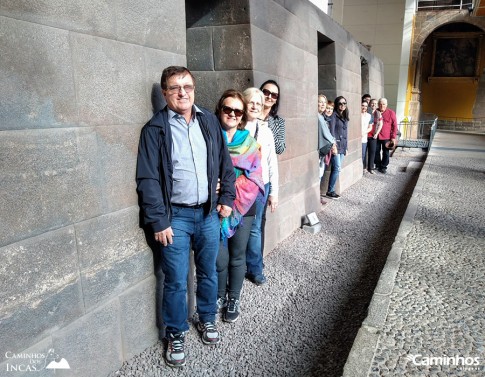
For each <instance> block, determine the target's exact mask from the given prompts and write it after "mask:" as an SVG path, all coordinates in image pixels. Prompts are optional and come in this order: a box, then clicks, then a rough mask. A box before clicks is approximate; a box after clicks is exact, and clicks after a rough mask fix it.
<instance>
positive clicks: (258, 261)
mask: <svg viewBox="0 0 485 377" xmlns="http://www.w3.org/2000/svg"><path fill="white" fill-rule="evenodd" d="M268 195H269V183H267V184H265V185H264V195H263V194H261V192H260V193H259V194H258V196H257V198H256V216H255V218H254V221H253V224H252V226H251V234H250V235H249V241H248V247H247V249H246V268H247V273H248V274H250V275H253V276H260V275H262V274H263V249H262V242H261V222H262V219H263V212H264V206H265V204H266V202H267V201H268Z"/></svg>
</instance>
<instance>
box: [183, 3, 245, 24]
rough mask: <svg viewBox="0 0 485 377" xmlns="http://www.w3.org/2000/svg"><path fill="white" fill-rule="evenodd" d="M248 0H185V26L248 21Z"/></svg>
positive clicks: (243, 22)
mask: <svg viewBox="0 0 485 377" xmlns="http://www.w3.org/2000/svg"><path fill="white" fill-rule="evenodd" d="M248 3H249V1H248V0H226V1H218V0H209V1H198V0H187V1H185V7H186V10H185V12H186V14H185V16H186V20H187V28H191V27H200V26H217V25H240V24H248V23H249V4H248Z"/></svg>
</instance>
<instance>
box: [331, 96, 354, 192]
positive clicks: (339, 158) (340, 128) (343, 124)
mask: <svg viewBox="0 0 485 377" xmlns="http://www.w3.org/2000/svg"><path fill="white" fill-rule="evenodd" d="M335 105H336V106H337V110H336V111H335V113H334V114H335V116H334V122H333V123H332V124H331V125H330V127H331V128H330V132H331V134H332V136H333V137H334V138H335V141H336V144H337V153H336V154H335V155H333V156H332V159H331V160H330V162H331V166H332V171H331V172H330V178H329V181H328V190H327V197H329V198H330V199H340V195H338V194H337V193H336V192H335V185H336V184H337V179H338V177H339V174H340V170H342V165H343V163H344V157H345V155H346V154H347V134H348V127H349V110H348V108H347V100H346V99H345V97H343V96H339V97H337V98H335Z"/></svg>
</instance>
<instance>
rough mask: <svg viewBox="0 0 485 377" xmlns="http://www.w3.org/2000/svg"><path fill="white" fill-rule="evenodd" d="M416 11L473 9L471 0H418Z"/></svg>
mask: <svg viewBox="0 0 485 377" xmlns="http://www.w3.org/2000/svg"><path fill="white" fill-rule="evenodd" d="M416 9H417V10H418V11H430V10H431V11H433V10H436V11H439V10H449V9H452V10H453V9H454V10H462V9H467V10H470V9H473V1H472V0H437V1H436V0H419V1H418V3H417V6H416Z"/></svg>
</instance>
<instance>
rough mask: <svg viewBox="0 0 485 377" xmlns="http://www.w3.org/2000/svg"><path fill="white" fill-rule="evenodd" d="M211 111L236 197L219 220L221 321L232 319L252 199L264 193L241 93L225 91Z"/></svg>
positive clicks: (241, 276) (242, 272)
mask: <svg viewBox="0 0 485 377" xmlns="http://www.w3.org/2000/svg"><path fill="white" fill-rule="evenodd" d="M215 113H216V116H217V117H218V118H219V120H220V122H221V126H222V130H223V135H224V137H225V139H226V142H227V147H228V149H229V154H230V155H231V159H232V163H233V165H234V173H235V174H236V199H235V200H234V205H233V208H232V213H231V215H230V216H229V217H225V218H223V219H222V222H221V243H220V248H219V255H218V256H217V274H218V287H219V288H218V292H217V296H218V299H217V304H218V307H219V308H220V309H223V310H224V312H223V317H222V318H223V320H224V321H226V322H236V320H237V319H238V318H239V313H240V300H241V290H242V286H243V282H244V276H245V273H246V248H247V245H248V240H249V235H250V231H251V227H252V224H253V220H254V216H255V214H256V206H255V204H254V202H255V200H256V197H257V196H258V193H260V192H261V193H264V183H263V175H262V167H261V151H260V146H259V144H258V142H257V141H256V139H254V138H253V137H252V136H251V135H250V134H249V131H247V130H245V129H244V128H245V126H246V120H247V105H246V103H245V101H244V97H243V95H242V93H240V92H238V91H236V90H233V89H229V90H226V91H225V92H224V93H223V94H222V96H221V98H220V99H219V102H218V103H217V106H216V111H215Z"/></svg>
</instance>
